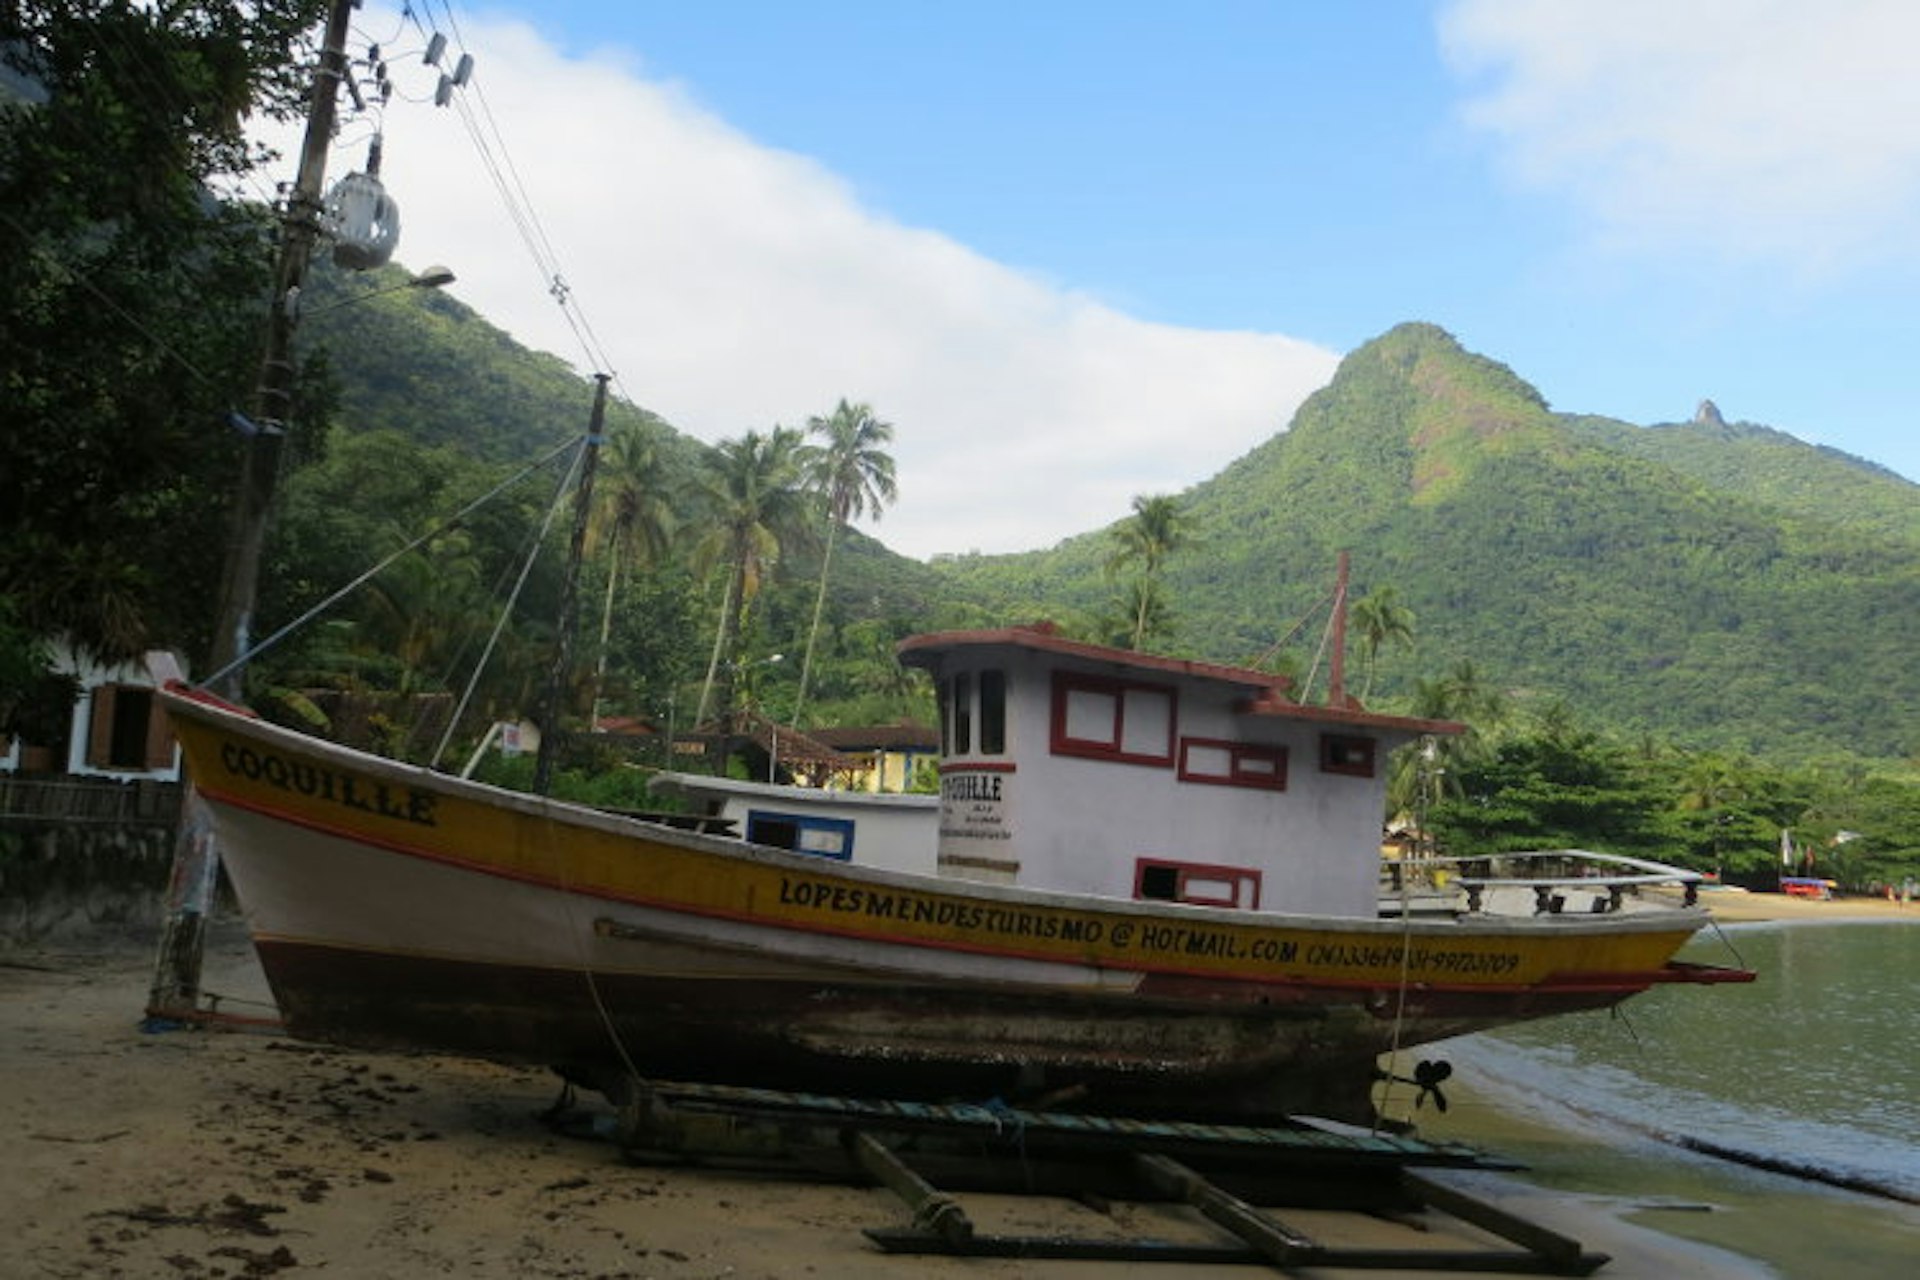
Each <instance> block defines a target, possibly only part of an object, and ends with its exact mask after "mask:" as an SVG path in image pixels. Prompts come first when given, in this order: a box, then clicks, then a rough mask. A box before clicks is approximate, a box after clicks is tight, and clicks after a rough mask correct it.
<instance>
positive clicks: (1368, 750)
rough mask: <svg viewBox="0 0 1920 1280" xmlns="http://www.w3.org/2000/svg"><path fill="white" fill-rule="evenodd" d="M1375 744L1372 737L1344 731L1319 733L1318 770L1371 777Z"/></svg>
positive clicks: (1358, 776)
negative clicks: (1358, 735)
mask: <svg viewBox="0 0 1920 1280" xmlns="http://www.w3.org/2000/svg"><path fill="white" fill-rule="evenodd" d="M1375 745H1376V744H1375V742H1374V740H1373V739H1372V738H1361V737H1356V736H1354V735H1352V734H1345V733H1323V734H1321V735H1320V772H1322V773H1345V774H1351V775H1352V776H1353V777H1356V778H1371V777H1372V776H1373V764H1374V747H1375Z"/></svg>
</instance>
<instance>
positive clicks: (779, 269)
mask: <svg viewBox="0 0 1920 1280" xmlns="http://www.w3.org/2000/svg"><path fill="white" fill-rule="evenodd" d="M365 25H368V26H378V25H380V22H379V20H378V19H370V20H367V21H366V22H365ZM462 35H463V37H464V39H465V42H466V46H467V47H468V48H469V49H471V50H472V51H473V52H474V54H475V56H476V60H477V69H476V71H475V81H476V84H477V86H478V88H479V90H480V91H481V95H482V97H481V98H480V99H478V100H475V101H474V102H473V103H472V105H474V106H475V107H476V108H477V107H479V106H480V105H481V103H482V102H484V105H485V107H486V109H487V110H488V111H489V112H490V113H491V116H492V118H493V120H494V121H495V122H497V124H498V127H499V130H500V132H501V133H502V134H503V135H504V136H505V139H506V144H507V148H508V152H509V155H510V158H511V162H512V165H513V167H514V169H515V171H516V172H517V174H518V178H519V181H520V182H521V183H522V184H523V185H524V188H525V190H526V191H527V192H528V193H529V194H530V197H531V199H532V201H533V203H534V208H535V212H536V213H537V215H538V217H539V219H540V224H541V227H542V228H543V229H544V231H545V234H546V237H547V239H548V240H549V241H550V242H551V244H552V245H553V247H554V251H555V253H556V254H557V256H558V258H559V259H560V262H561V267H562V274H563V276H564V278H565V279H566V281H567V282H568V284H569V286H570V287H571V289H572V291H573V295H574V297H575V298H576V299H577V301H578V303H579V306H580V309H581V312H582V313H583V314H584V315H585V317H586V319H587V321H588V322H589V323H590V325H591V327H592V332H593V333H594V334H595V335H596V336H597V338H598V339H599V341H600V343H601V344H602V345H603V346H604V347H605V348H606V350H607V351H608V353H609V355H610V358H611V360H612V362H613V364H614V366H615V368H614V372H615V373H616V374H617V375H618V376H619V382H618V384H617V386H618V387H619V388H620V389H621V390H622V391H623V392H624V393H625V394H626V395H628V396H629V397H630V398H631V399H633V400H634V401H635V402H636V403H638V404H641V405H644V406H646V407H648V408H651V409H653V410H655V411H657V412H659V413H660V414H662V415H663V416H665V417H666V418H667V419H668V420H669V421H671V422H673V423H674V424H675V425H676V426H679V427H680V428H681V429H683V430H686V431H689V432H691V433H692V434H694V435H696V436H698V437H700V438H702V439H707V440H714V439H718V438H721V437H724V436H730V435H737V434H738V433H740V432H741V431H744V430H746V429H748V428H759V429H764V428H766V427H768V426H770V425H771V424H773V423H775V422H784V423H787V424H790V425H801V424H802V423H804V421H805V420H806V418H807V417H808V416H809V415H811V414H816V413H825V412H828V411H829V410H831V408H832V407H833V405H834V403H835V402H836V401H837V400H838V399H839V398H840V397H842V396H845V397H848V398H851V399H856V400H864V401H867V402H869V403H870V404H872V405H873V406H874V409H875V411H876V412H877V413H878V414H879V415H880V416H881V417H882V418H884V419H886V420H888V421H890V422H892V423H894V424H895V428H896V433H897V434H896V447H895V450H894V452H895V457H896V460H897V463H898V467H899V479H900V501H899V503H898V505H897V506H896V507H895V508H894V509H893V510H891V511H889V512H888V513H887V514H886V516H885V517H884V519H883V520H882V521H881V522H880V523H879V524H878V525H877V526H876V527H875V528H874V530H873V531H874V532H875V533H877V534H878V535H879V536H880V537H881V538H882V539H883V540H885V541H886V542H887V543H888V545H890V546H892V547H894V548H895V549H896V550H899V551H902V552H905V553H907V554H911V555H917V556H926V555H931V554H933V553H936V552H941V551H967V550H973V549H978V550H983V551H1007V550H1018V549H1023V548H1029V547H1035V546H1042V545H1046V544H1049V543H1051V542H1053V541H1056V540H1058V539H1060V538H1062V537H1065V536H1068V535H1070V534H1074V533H1078V532H1083V531H1085V530H1088V529H1091V528H1094V527H1097V526H1098V525H1100V524H1103V523H1105V522H1107V521H1109V520H1113V519H1117V518H1119V517H1120V516H1122V515H1124V514H1126V508H1127V503H1128V500H1129V498H1130V497H1131V496H1132V495H1134V494H1136V493H1142V492H1168V491H1172V490H1176V489H1179V488H1183V487H1185V486H1186V485H1188V484H1191V483H1193V482H1195V481H1198V480H1200V479H1203V478H1205V477H1207V476H1208V475H1210V474H1212V473H1213V472H1214V471H1216V470H1218V469H1219V468H1220V467H1221V466H1222V465H1224V464H1225V463H1226V462H1228V461H1230V460H1231V459H1232V458H1234V457H1236V456H1238V455H1239V454H1240V453H1242V452H1244V451H1245V450H1246V449H1248V448H1250V447H1252V446H1253V445H1255V444H1257V443H1258V442H1260V441H1261V440H1263V439H1265V438H1266V437H1267V436H1269V435H1271V434H1272V433H1273V432H1274V431H1276V430H1279V429H1281V428H1283V427H1284V426H1285V425H1286V423H1287V421H1288V420H1289V419H1290V418H1291V416H1292V413H1293V410H1294V409H1295V408H1296V407H1297V405H1298V404H1299V402H1300V401H1301V400H1302V399H1303V398H1304V397H1305V396H1306V395H1307V394H1309V393H1310V392H1311V391H1313V390H1314V389H1315V388H1316V387H1318V386H1321V385H1323V384H1324V383H1325V381H1326V380H1327V378H1328V377H1329V376H1330V375H1331V373H1332V370H1333V367H1334V364H1335V362H1336V359H1337V357H1336V356H1335V354H1334V353H1332V352H1329V351H1326V350H1324V349H1322V348H1319V347H1316V346H1314V345H1311V344H1308V343H1305V342H1300V341H1296V340H1293V339H1289V338H1285V337H1281V336H1278V335H1271V334H1256V333H1206V332H1198V331H1192V330H1182V329H1177V328H1173V327H1169V326H1164V325H1155V324H1148V323H1144V322H1142V321H1139V320H1136V319H1133V318H1130V317H1128V316H1125V315H1122V314H1120V313H1118V312H1116V311H1114V310H1112V309H1110V308H1107V307H1105V306H1102V305H1101V304H1099V303H1098V302H1096V301H1093V300H1091V299H1089V298H1087V297H1083V296H1077V295H1075V294H1073V293H1070V292H1063V291H1062V290H1060V289H1058V288H1055V287H1050V286H1048V285H1046V284H1043V283H1041V282H1039V281H1037V280H1035V279H1033V278H1031V277H1028V276H1024V275H1022V274H1020V273H1019V272H1016V271H1014V270H1011V269H1009V268H1007V267H1004V266H1001V265H999V264H996V263H994V262H991V261H988V260H987V259H985V258H983V257H981V256H980V255H979V254H977V253H974V252H972V251H970V250H969V249H967V248H966V247H965V246H963V245H960V244H957V243H955V242H954V241H952V240H950V239H948V238H946V237H944V236H941V235H939V234H937V233H935V232H931V231H926V230H921V229H916V228H911V227H905V226H901V225H899V224H898V223H895V222H892V221H889V220H888V219H886V218H884V217H881V216H879V215H877V214H875V213H873V212H870V211H868V210H866V209H863V208H862V207H861V205H860V202H859V200H858V199H857V197H856V195H855V194H854V193H853V192H852V191H851V190H850V189H849V187H848V186H847V184H845V183H844V182H842V181H841V180H839V179H838V178H836V177H835V176H834V175H833V174H832V173H830V172H828V171H826V170H825V169H824V168H822V167H821V166H820V165H819V164H817V163H815V162H813V161H812V160H809V159H808V158H806V157H804V156H797V155H793V154H788V153H783V152H779V151H775V150H772V149H769V148H767V147H764V146H761V145H759V144H757V143H755V142H754V141H753V140H752V139H750V138H748V137H745V136H743V135H742V134H741V133H740V132H738V131H737V130H735V129H733V128H732V127H730V126H729V125H728V124H726V123H725V122H724V121H722V120H719V119H717V118H715V117H714V116H713V115H712V114H711V113H709V112H707V111H705V110H703V109H702V108H701V107H700V106H699V105H698V104H697V103H696V102H694V101H693V100H692V99H691V98H690V96H689V95H688V94H687V93H686V92H684V91H683V90H681V89H679V88H677V87H675V86H672V85H668V84H663V83H660V82H658V81H655V80H649V79H648V78H647V77H646V75H645V74H644V73H643V71H642V70H641V69H640V68H639V67H638V66H637V65H636V64H635V62H634V61H633V60H632V59H631V58H628V57H625V56H623V55H621V54H619V53H617V52H605V51H602V52H597V53H594V54H592V55H588V56H583V57H565V56H562V55H561V54H560V53H558V52H556V50H555V49H554V48H553V46H552V45H551V44H550V43H548V42H547V41H545V40H544V39H542V38H541V37H540V36H539V35H538V34H536V32H535V31H534V30H533V29H531V28H529V27H527V26H525V25H521V24H517V23H504V22H495V21H490V20H489V21H473V20H463V22H462ZM401 70H402V69H401V68H399V67H398V65H396V78H399V79H402V80H403V82H405V81H406V80H408V79H409V78H410V77H412V76H413V74H414V73H408V74H407V75H402V74H401ZM416 70H417V69H416ZM469 92H471V91H469ZM386 135H387V142H386V162H385V168H384V171H383V177H384V178H385V180H386V183H387V186H388V188H389V189H390V190H391V191H392V192H393V194H394V195H395V196H396V197H397V198H398V200H399V201H400V203H401V206H402V208H403V210H404V212H405V215H406V216H405V231H404V237H403V240H402V244H401V248H400V251H399V254H398V257H399V258H400V259H401V260H402V261H404V262H406V263H407V264H409V265H412V266H419V265H422V264H425V263H428V262H445V263H448V264H449V265H451V266H452V267H453V268H454V269H455V270H456V271H457V272H458V274H459V283H458V284H457V285H456V286H455V287H454V290H453V292H454V293H455V294H456V295H457V296H459V297H461V298H462V299H463V300H465V301H467V302H468V303H470V304H471V305H473V306H475V307H476V308H478V309H479V310H480V311H481V312H482V313H483V314H485V315H486V316H487V317H488V318H489V319H491V320H492V321H494V322H495V323H496V324H499V325H501V326H502V327H504V328H506V329H508V330H509V331H510V332H512V333H513V334H514V336H515V337H516V338H518V339H519V340H520V341H522V342H524V343H526V344H527V345H529V346H533V347H536V348H541V349H545V350H551V351H554V352H557V353H558V354H560V355H562V356H564V357H566V358H568V359H569V360H572V361H574V362H575V363H577V364H578V363H584V359H585V357H584V355H583V353H582V348H581V345H580V343H579V342H578V341H577V340H576V339H575V337H574V336H573V333H572V331H571V330H570V329H569V328H568V327H567V326H566V323H565V318H564V316H563V315H562V314H561V311H560V309H559V308H558V307H557V306H555V305H554V304H553V302H552V301H551V299H549V298H548V297H547V296H546V294H545V292H544V289H543V281H542V278H541V273H540V271H539V269H538V268H537V267H536V266H535V265H534V263H533V259H532V257H531V256H530V254H529V253H528V251H527V250H525V249H524V248H523V247H522V245H521V242H520V239H519V236H518V235H517V233H516V232H515V231H514V230H513V226H512V223H511V222H510V221H509V220H508V217H507V214H506V213H505V209H504V205H503V203H502V201H501V200H500V199H499V198H498V197H497V196H496V195H495V194H494V192H493V188H492V186H491V185H490V183H489V182H488V180H487V179H486V177H485V174H484V171H483V168H482V166H481V164H480V162H479V159H478V153H477V151H476V149H475V148H474V146H473V145H472V144H471V143H470V142H469V141H468V138H467V134H466V132H465V130H463V129H462V128H461V126H460V121H459V119H458V117H457V116H456V113H455V112H454V111H453V110H440V111H434V110H432V109H430V108H428V107H425V106H417V107H416V106H406V107H402V106H396V107H394V108H392V109H391V110H390V111H389V113H388V119H387V125H386ZM358 159H359V156H358V154H356V152H355V151H354V150H353V149H351V148H348V147H345V146H343V151H342V153H341V160H342V162H344V161H346V160H351V161H355V162H357V161H358ZM342 162H337V163H336V165H335V166H334V169H333V172H336V173H337V172H340V171H341V169H342V167H343V165H342Z"/></svg>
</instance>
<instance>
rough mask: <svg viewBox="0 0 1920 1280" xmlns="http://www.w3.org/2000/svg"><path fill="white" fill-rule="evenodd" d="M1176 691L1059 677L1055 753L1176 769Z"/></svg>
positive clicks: (1055, 691) (1055, 681)
mask: <svg viewBox="0 0 1920 1280" xmlns="http://www.w3.org/2000/svg"><path fill="white" fill-rule="evenodd" d="M1174 710H1175V698H1174V691H1173V690H1172V689H1170V688H1168V687H1167V686H1165V685H1153V684H1130V683H1127V682H1125V681H1121V680H1105V679H1101V678H1099V677H1096V676H1082V675H1070V674H1068V673H1066V672H1057V673H1055V675H1054V677H1053V752H1054V754H1055V755H1063V756H1092V757H1096V758H1099V759H1106V760H1123V761H1126V762H1128V763H1131V764H1155V765H1170V764H1172V763H1173V754H1174V753H1173V727H1174Z"/></svg>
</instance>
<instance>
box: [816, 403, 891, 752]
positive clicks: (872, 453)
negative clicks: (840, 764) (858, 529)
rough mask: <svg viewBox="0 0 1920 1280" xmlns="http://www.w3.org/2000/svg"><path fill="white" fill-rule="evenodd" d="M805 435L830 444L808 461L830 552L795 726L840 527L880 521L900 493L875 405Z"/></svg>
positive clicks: (822, 421) (845, 410) (842, 410)
mask: <svg viewBox="0 0 1920 1280" xmlns="http://www.w3.org/2000/svg"><path fill="white" fill-rule="evenodd" d="M807 432H808V434H809V435H816V436H820V437H822V438H823V439H824V440H825V441H826V443H825V444H823V445H821V446H819V448H818V449H817V450H816V451H815V452H814V454H813V456H812V458H811V460H810V464H809V466H808V471H809V473H810V474H809V477H808V478H809V480H810V481H811V482H812V484H813V487H814V488H815V489H816V490H817V491H818V492H819V493H820V494H822V495H823V496H824V497H825V498H826V503H827V546H826V551H825V553H824V554H823V555H822V556H821V557H820V589H819V591H817V592H816V593H815V594H814V597H813V626H812V627H810V628H809V629H808V631H807V654H806V657H805V658H804V659H803V660H802V661H801V663H800V692H799V694H798V695H797V696H796V697H795V698H794V702H793V720H794V723H796V724H798V723H799V721H800V708H801V707H802V706H803V705H804V704H805V703H806V700H807V680H808V678H809V677H810V676H811V675H812V674H813V646H814V642H815V641H816V640H818V639H819V637H820V613H821V610H822V609H823V608H824V607H825V606H826V603H827V572H828V570H829V569H831V568H832V567H833V543H834V536H835V535H836V534H837V533H838V532H839V531H840V526H841V525H843V524H846V523H847V522H848V521H849V520H851V519H853V518H854V517H856V516H863V515H869V514H870V515H872V516H873V518H874V519H876V520H878V519H879V518H880V512H881V510H882V508H884V507H885V506H887V505H888V504H889V503H891V502H892V501H893V500H894V498H895V497H896V496H897V495H898V493H899V489H898V487H897V486H896V485H895V484H894V479H893V457H892V455H891V454H889V453H887V452H886V450H885V449H884V448H882V446H883V445H887V444H890V443H892V441H893V424H892V423H890V422H882V421H880V419H878V418H876V417H874V416H873V407H872V406H871V405H867V404H848V403H847V402H846V401H845V400H844V399H843V400H841V401H840V403H839V404H838V405H836V406H834V410H833V413H832V415H831V416H829V417H825V418H820V417H814V418H809V419H807Z"/></svg>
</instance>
